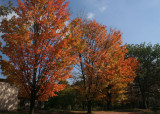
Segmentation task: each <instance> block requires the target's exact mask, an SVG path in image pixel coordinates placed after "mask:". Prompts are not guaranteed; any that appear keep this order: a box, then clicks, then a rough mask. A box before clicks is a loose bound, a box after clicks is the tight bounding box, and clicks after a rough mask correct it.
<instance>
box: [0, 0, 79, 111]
mask: <svg viewBox="0 0 160 114" xmlns="http://www.w3.org/2000/svg"><path fill="white" fill-rule="evenodd" d="M17 2H18V7H17V8H15V9H14V12H15V13H16V14H17V16H16V17H15V16H13V17H12V18H11V19H10V20H7V19H3V21H2V22H1V25H0V31H1V32H2V33H3V35H2V39H3V41H2V42H1V48H0V50H1V52H2V53H3V54H5V55H6V56H8V58H9V59H8V60H5V59H4V58H3V57H2V58H1V61H0V63H1V68H2V70H3V71H2V73H3V74H5V75H7V76H8V79H10V80H12V81H14V83H15V84H17V85H19V86H20V87H21V88H23V90H24V91H25V93H26V96H28V97H29V98H30V113H32V114H33V113H34V104H35V100H47V99H48V97H51V96H54V95H55V92H58V91H60V90H62V89H63V88H64V86H65V85H64V84H59V81H61V80H65V79H67V78H69V77H70V76H71V74H70V73H71V71H72V69H73V68H72V64H75V63H76V62H77V60H76V59H75V58H76V55H75V54H74V53H73V52H74V45H77V44H76V40H73V38H72V35H70V34H69V33H68V28H67V27H66V25H65V22H66V21H67V20H69V15H70V13H69V12H68V9H67V6H68V2H65V0H54V1H53V0H23V2H22V1H20V0H17ZM71 45H72V46H71Z"/></svg>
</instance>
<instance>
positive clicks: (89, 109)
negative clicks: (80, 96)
mask: <svg viewBox="0 0 160 114" xmlns="http://www.w3.org/2000/svg"><path fill="white" fill-rule="evenodd" d="M87 107H88V114H91V107H92V102H91V100H89V101H88V106H87Z"/></svg>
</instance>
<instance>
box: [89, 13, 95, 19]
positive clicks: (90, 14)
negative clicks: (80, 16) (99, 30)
mask: <svg viewBox="0 0 160 114" xmlns="http://www.w3.org/2000/svg"><path fill="white" fill-rule="evenodd" d="M94 16H95V14H94V13H91V12H90V13H88V14H87V18H88V19H93V18H94Z"/></svg>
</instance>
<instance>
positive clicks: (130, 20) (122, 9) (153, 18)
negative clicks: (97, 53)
mask: <svg viewBox="0 0 160 114" xmlns="http://www.w3.org/2000/svg"><path fill="white" fill-rule="evenodd" d="M69 6H70V10H71V13H72V16H74V17H75V16H76V15H77V14H78V12H85V15H86V17H88V18H89V19H95V20H96V21H97V22H99V23H101V24H103V25H106V26H107V27H108V28H110V27H112V28H116V29H117V30H121V32H122V33H123V41H124V43H129V44H132V43H134V44H137V43H138V44H139V43H142V42H146V43H149V42H151V43H152V44H155V43H159V42H160V36H159V34H160V7H159V6H160V0H71V1H70V5H69Z"/></svg>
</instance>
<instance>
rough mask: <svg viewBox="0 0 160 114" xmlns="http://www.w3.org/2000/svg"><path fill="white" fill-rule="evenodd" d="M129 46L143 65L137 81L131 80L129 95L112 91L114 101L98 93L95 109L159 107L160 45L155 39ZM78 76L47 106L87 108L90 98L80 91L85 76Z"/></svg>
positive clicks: (127, 88) (133, 55)
mask: <svg viewBox="0 0 160 114" xmlns="http://www.w3.org/2000/svg"><path fill="white" fill-rule="evenodd" d="M126 48H127V49H128V53H127V54H126V56H125V57H126V58H128V57H135V58H136V59H137V60H138V61H139V63H140V65H139V70H138V71H137V76H136V77H135V79H134V81H133V83H132V84H128V86H127V87H126V88H125V90H126V93H125V99H122V100H121V101H117V100H116V98H117V97H118V96H119V95H120V94H116V95H114V96H113V95H112V102H110V100H109V97H107V98H108V99H107V98H105V97H106V96H105V97H103V98H102V99H100V98H98V97H99V96H95V97H94V99H97V100H94V101H92V102H93V103H92V104H93V105H92V109H93V110H110V109H123V108H124V109H126V108H145V109H147V108H148V109H149V108H150V109H153V110H156V109H159V107H160V98H159V96H160V70H159V69H160V61H159V59H160V45H159V44H154V45H152V44H151V43H149V44H146V43H141V44H128V45H127V47H126ZM75 76H76V75H75ZM76 77H77V76H76ZM76 79H77V80H76V81H74V82H73V83H72V84H67V86H66V88H65V89H64V90H63V91H61V92H60V93H58V96H55V97H53V98H50V99H49V101H48V102H46V107H47V108H55V109H63V110H86V109H87V102H86V101H85V100H84V95H83V94H84V93H82V92H81V91H79V88H78V87H81V86H82V85H83V81H82V79H83V76H79V75H78V78H76ZM65 83H68V82H65ZM93 94H94V93H93ZM64 99H65V102H64ZM108 104H109V106H108Z"/></svg>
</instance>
